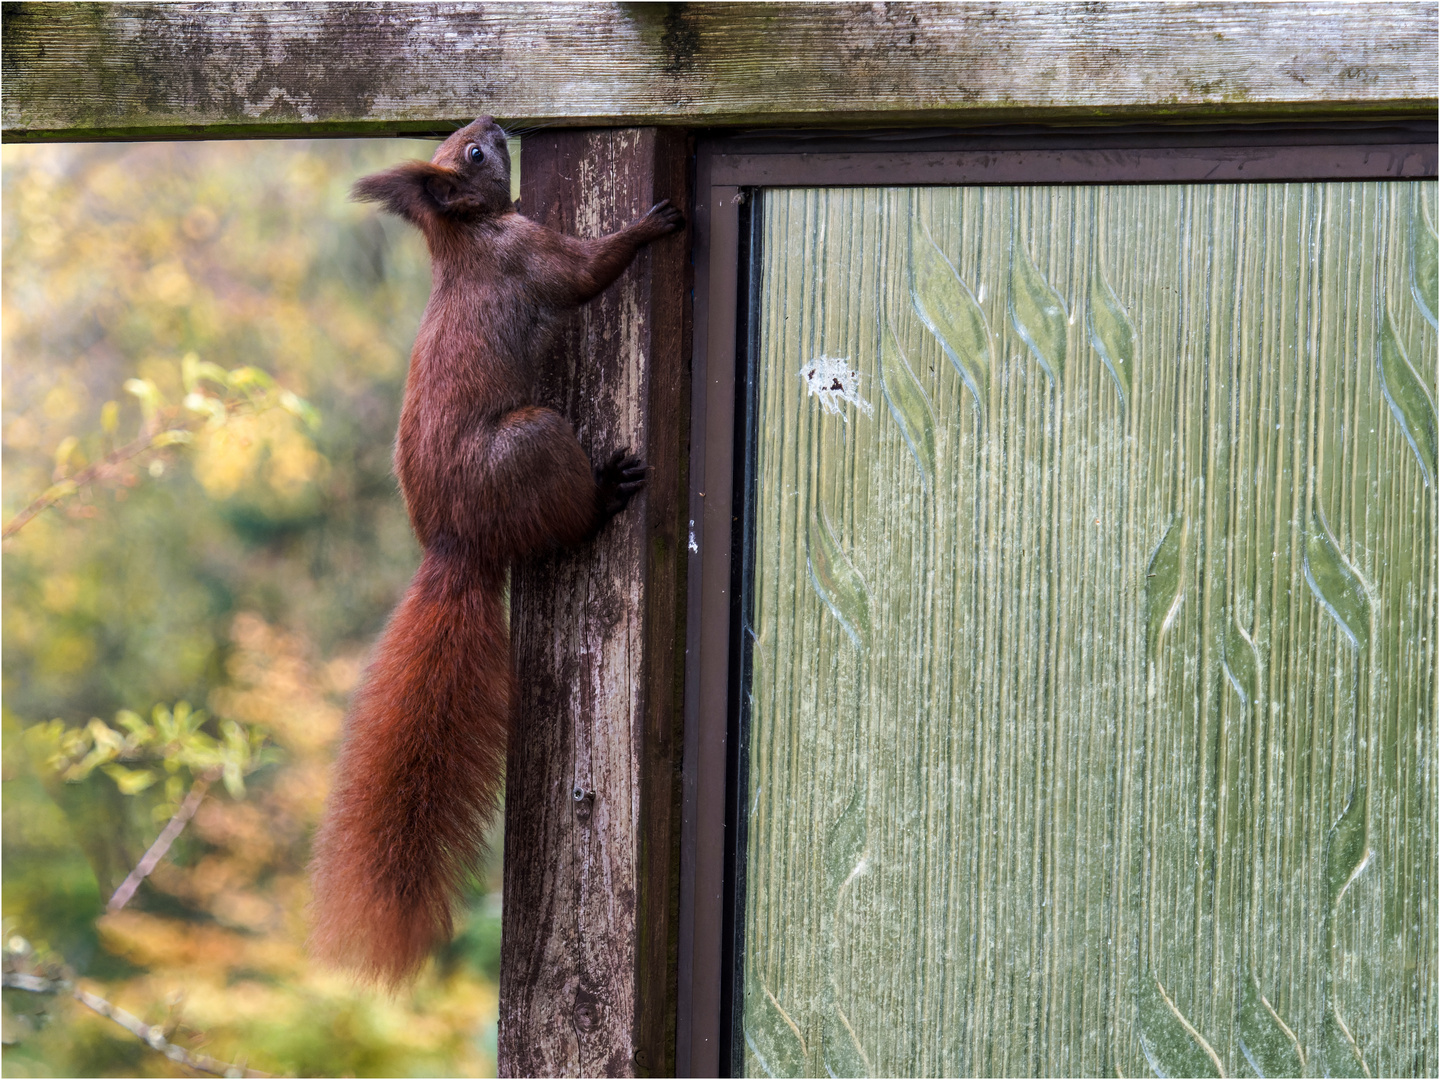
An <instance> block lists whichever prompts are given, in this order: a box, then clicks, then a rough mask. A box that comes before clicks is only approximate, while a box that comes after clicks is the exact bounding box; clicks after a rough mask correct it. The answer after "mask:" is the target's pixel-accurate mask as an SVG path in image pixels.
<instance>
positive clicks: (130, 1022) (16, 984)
mask: <svg viewBox="0 0 1440 1080" xmlns="http://www.w3.org/2000/svg"><path fill="white" fill-rule="evenodd" d="M4 985H5V986H6V987H9V988H10V989H14V990H28V991H30V992H31V993H33V994H60V993H65V992H67V991H68V992H69V994H70V996H71V997H73V998H74V999H75V1000H76V1001H78V1002H80V1004H82V1005H84V1006H85V1007H86V1008H88V1009H92V1010H93V1011H95V1012H97V1013H99V1014H100V1015H101V1016H103V1017H105V1019H107V1020H111V1021H113V1022H115V1023H117V1024H119V1025H120V1026H121V1027H122V1028H124V1029H125V1030H126V1031H128V1032H130V1034H132V1035H134V1036H136V1037H137V1038H138V1039H140V1041H141V1042H143V1043H144V1044H145V1045H146V1046H148V1047H150V1048H151V1049H152V1050H158V1051H159V1052H160V1053H162V1054H164V1055H165V1056H166V1057H167V1058H169V1059H170V1060H171V1061H173V1062H176V1063H177V1064H180V1065H184V1066H185V1067H186V1068H187V1069H194V1070H195V1071H196V1072H203V1073H209V1074H210V1075H211V1076H259V1077H268V1076H272V1075H274V1074H272V1073H265V1072H260V1071H259V1070H258V1069H250V1068H246V1067H245V1066H243V1065H232V1064H231V1063H229V1062H227V1061H221V1060H220V1059H219V1058H212V1057H210V1056H209V1055H207V1054H196V1053H192V1052H191V1051H189V1050H186V1049H185V1048H184V1047H183V1046H177V1045H176V1044H175V1043H173V1042H171V1041H170V1040H169V1039H167V1038H166V1037H165V1033H164V1031H162V1030H161V1029H160V1028H159V1027H157V1026H152V1025H150V1024H147V1023H145V1021H143V1020H141V1019H140V1018H139V1017H138V1016H135V1015H134V1014H132V1013H128V1012H126V1011H125V1010H124V1009H122V1008H120V1007H119V1006H117V1005H112V1004H111V1003H110V1002H108V1001H106V1000H105V999H104V998H102V997H101V996H100V995H99V994H92V993H90V992H89V991H88V990H82V989H80V988H79V987H78V986H71V985H70V983H68V982H66V981H65V980H63V979H46V978H42V977H41V976H39V975H21V974H18V973H13V972H8V971H7V972H6V973H5V976H4Z"/></svg>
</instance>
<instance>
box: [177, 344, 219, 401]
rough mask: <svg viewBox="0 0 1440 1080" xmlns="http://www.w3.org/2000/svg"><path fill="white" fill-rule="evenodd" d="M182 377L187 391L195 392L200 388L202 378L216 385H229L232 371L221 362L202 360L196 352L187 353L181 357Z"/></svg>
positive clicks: (189, 392)
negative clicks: (227, 369)
mask: <svg viewBox="0 0 1440 1080" xmlns="http://www.w3.org/2000/svg"><path fill="white" fill-rule="evenodd" d="M180 378H181V380H182V381H183V382H184V384H185V391H186V393H188V394H193V393H194V392H195V391H196V390H197V389H199V386H200V382H201V380H202V379H203V380H205V381H207V382H212V383H214V384H215V385H216V386H229V385H230V373H229V372H227V371H226V370H225V369H224V368H223V367H221V366H220V365H219V364H212V363H210V362H209V361H208V360H201V359H200V357H199V356H197V355H196V354H195V353H193V352H190V353H186V354H185V355H184V356H183V357H181V359H180Z"/></svg>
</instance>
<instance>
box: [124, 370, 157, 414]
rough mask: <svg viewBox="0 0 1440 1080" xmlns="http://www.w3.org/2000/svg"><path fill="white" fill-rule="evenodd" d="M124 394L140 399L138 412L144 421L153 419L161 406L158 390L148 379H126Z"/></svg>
mask: <svg viewBox="0 0 1440 1080" xmlns="http://www.w3.org/2000/svg"><path fill="white" fill-rule="evenodd" d="M125 392H126V393H127V394H133V395H134V396H135V397H137V398H139V399H140V412H141V415H143V416H144V417H145V419H146V420H150V419H151V418H152V417H154V415H155V414H156V413H157V412H159V411H160V406H161V405H162V404H163V401H162V399H161V397H160V390H159V388H158V387H156V385H155V384H154V383H153V382H151V381H150V380H149V379H126V380H125Z"/></svg>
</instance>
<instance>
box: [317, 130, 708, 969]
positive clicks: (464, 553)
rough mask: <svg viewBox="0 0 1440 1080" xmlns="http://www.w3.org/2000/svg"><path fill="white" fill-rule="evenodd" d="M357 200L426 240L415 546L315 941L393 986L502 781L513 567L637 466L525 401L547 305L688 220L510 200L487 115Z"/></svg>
mask: <svg viewBox="0 0 1440 1080" xmlns="http://www.w3.org/2000/svg"><path fill="white" fill-rule="evenodd" d="M472 147H478V148H479V149H480V152H481V154H482V160H480V161H478V162H477V161H473V160H471V158H470V151H471V148H472ZM355 196H356V198H359V199H363V200H368V201H373V202H379V203H381V204H383V205H384V207H385V208H386V209H387V210H390V211H391V212H392V213H396V214H399V215H400V216H401V217H404V218H405V219H406V220H408V221H410V222H411V223H412V224H414V225H416V226H417V227H418V228H419V229H420V231H421V232H422V233H423V234H424V235H425V240H426V242H427V243H428V245H429V248H430V258H431V264H432V274H433V285H432V291H431V294H430V302H429V304H428V305H427V306H426V308H425V316H424V319H423V320H422V322H421V324H420V333H419V336H418V338H417V340H416V342H415V348H414V351H413V352H412V353H411V356H410V374H409V378H408V380H407V382H406V386H405V404H404V407H403V409H402V410H401V414H400V432H399V436H398V438H397V440H396V447H395V470H396V473H397V474H398V475H399V478H400V488H401V491H402V492H403V494H404V496H405V505H406V508H407V509H408V511H409V514H410V522H411V525H412V526H413V527H414V529H415V534H416V536H417V537H418V538H419V540H420V543H421V544H422V546H423V547H424V549H425V556H424V559H423V561H422V562H421V564H420V569H419V571H418V572H417V573H416V575H415V579H414V581H412V582H411V584H410V588H409V591H408V592H407V593H406V595H405V598H404V599H403V600H402V601H401V602H400V605H399V607H397V608H396V610H395V614H394V615H393V616H392V618H391V620H390V624H389V626H388V627H387V628H386V630H385V633H384V636H383V637H382V638H381V640H380V644H379V645H378V646H377V648H376V652H375V657H374V659H373V661H372V662H371V665H370V668H369V670H368V671H367V672H366V676H365V681H364V685H363V686H362V688H361V690H360V691H359V693H358V694H357V695H356V698H355V701H354V703H353V705H352V707H351V711H350V716H349V718H348V720H347V721H346V730H345V740H344V744H343V746H342V747H341V750H340V758H339V761H338V762H337V764H336V768H335V778H334V786H333V788H332V790H331V793H330V798H329V800H328V802H327V804H326V815H325V821H324V823H323V824H322V825H321V827H320V831H319V833H318V835H317V836H316V839H315V856H314V860H313V862H312V865H311V875H312V881H313V885H314V899H313V902H312V911H313V915H314V927H313V931H312V933H311V947H312V949H313V950H314V951H315V952H316V953H317V954H318V955H319V956H321V957H322V958H324V959H327V960H330V961H332V962H336V963H340V964H345V965H347V966H350V967H353V968H355V969H356V970H357V971H358V972H360V973H361V974H363V975H365V976H367V977H370V978H375V979H379V980H381V981H383V982H386V983H390V984H392V985H393V984H395V983H398V982H400V981H402V980H404V979H405V978H407V977H409V976H410V975H412V974H413V973H414V972H415V970H416V968H418V967H419V965H420V964H421V963H422V962H423V961H424V959H425V957H426V955H427V954H428V953H429V951H430V949H431V948H432V947H433V946H434V945H435V944H436V943H438V942H439V941H442V940H444V939H445V938H447V937H448V936H449V935H450V932H451V912H452V909H453V907H454V904H455V901H456V898H457V896H458V893H459V890H460V886H461V883H462V881H463V880H464V876H465V874H466V872H467V870H468V869H469V868H470V867H472V866H473V865H474V863H475V861H476V858H477V856H478V855H479V853H480V847H481V837H482V835H483V830H484V826H485V823H486V822H487V820H488V819H489V818H490V816H491V815H492V814H493V813H494V810H495V806H496V802H497V799H498V797H499V790H500V782H501V775H502V770H503V766H504V761H505V740H506V735H507V731H508V727H509V719H510V701H511V699H512V696H513V695H512V689H511V682H512V676H511V671H510V643H509V639H508V636H507V631H506V626H505V617H504V613H503V610H502V601H501V590H502V588H503V585H504V580H505V573H506V570H507V569H508V568H509V566H510V564H511V562H512V561H513V560H514V559H516V558H519V557H522V556H524V555H526V554H529V553H531V552H535V551H539V550H544V549H547V548H553V547H561V546H570V545H574V544H577V543H579V542H581V541H582V540H584V539H585V538H586V537H588V536H590V535H593V534H594V533H595V531H596V530H598V529H599V528H600V526H601V525H603V524H604V523H605V521H606V520H608V519H609V518H610V517H611V516H612V515H614V514H615V513H617V512H618V511H619V510H621V509H622V508H623V507H624V506H625V504H626V502H627V501H628V500H629V498H630V496H631V495H632V494H633V493H634V492H635V491H637V490H638V489H639V488H640V486H641V484H642V483H643V478H644V471H643V468H644V467H643V466H642V465H641V463H640V462H639V461H638V460H637V459H635V458H630V457H626V456H625V454H624V452H623V451H622V452H621V453H619V454H616V455H615V456H614V457H612V458H611V459H610V460H609V461H608V462H607V463H606V464H605V465H604V466H601V467H600V468H597V469H593V470H592V468H591V465H590V461H589V458H588V457H587V456H586V454H585V451H584V450H582V449H581V447H580V444H579V443H578V442H576V440H575V435H574V433H573V432H572V431H571V428H570V425H569V424H568V423H567V422H566V421H565V419H564V417H562V416H560V415H559V414H558V413H556V412H554V411H553V410H551V409H546V408H541V407H540V406H538V405H536V404H534V402H533V401H532V392H531V385H530V384H531V372H532V371H533V369H534V367H535V365H536V364H537V363H538V362H539V360H540V359H541V357H542V356H543V355H544V353H545V351H546V349H547V348H548V347H549V344H550V341H551V338H552V335H553V331H554V328H555V327H556V325H557V323H558V320H559V319H560V318H561V317H562V316H563V315H564V314H565V313H566V312H568V311H571V310H573V309H575V308H576V307H578V306H579V305H581V304H583V303H584V302H585V301H587V300H589V299H591V298H592V297H594V296H596V295H597V294H598V293H600V292H601V291H602V290H603V289H604V288H605V287H606V286H607V285H609V284H610V283H611V282H612V281H614V280H615V279H616V278H617V277H619V276H620V273H621V271H623V270H624V269H625V267H626V266H628V265H629V263H630V261H631V260H632V259H633V258H634V257H635V253H636V251H638V250H639V248H640V247H641V246H642V245H644V244H647V243H649V242H650V241H652V240H655V239H657V238H659V237H661V236H664V235H666V234H667V233H670V232H674V231H675V230H676V229H678V228H680V227H681V218H680V215H679V213H678V212H677V211H676V210H674V209H673V208H671V207H670V206H669V204H668V203H661V204H660V205H658V206H656V207H655V208H654V209H653V210H651V211H650V213H648V214H647V215H646V216H645V217H643V218H641V219H640V220H639V221H636V222H634V223H632V224H631V225H628V226H626V227H625V228H624V229H621V230H620V231H619V232H616V233H612V234H611V235H609V236H605V237H600V238H598V239H595V240H577V239H575V238H573V237H568V236H563V235H561V234H559V233H556V232H553V231H551V230H549V229H546V228H544V227H543V226H541V225H538V224H536V223H535V222H533V221H530V220H528V219H526V218H524V217H521V216H520V215H519V214H517V213H516V212H515V209H514V207H513V205H512V204H511V203H510V163H509V156H508V154H507V152H506V147H505V136H504V132H503V131H501V130H500V128H499V126H498V125H497V124H495V122H494V121H493V120H491V119H490V118H489V117H481V118H480V119H478V120H476V121H475V122H474V123H472V124H470V125H469V126H468V127H465V128H463V129H461V130H460V131H457V132H456V133H455V134H454V135H452V136H451V137H450V138H449V139H447V140H446V141H445V143H444V144H443V145H442V146H441V147H440V149H439V150H438V151H437V152H436V154H435V157H434V158H433V159H432V160H431V161H429V162H422V161H413V162H407V163H406V164H404V165H400V166H397V167H396V168H393V169H390V170H387V171H386V172H382V173H378V174H376V175H374V176H369V177H366V178H365V179H363V180H361V181H360V182H359V183H358V184H356V185H355Z"/></svg>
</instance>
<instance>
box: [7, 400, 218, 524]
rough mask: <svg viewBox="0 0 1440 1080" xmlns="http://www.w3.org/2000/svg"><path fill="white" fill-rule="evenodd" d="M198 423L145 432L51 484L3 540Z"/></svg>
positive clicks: (14, 522) (18, 517) (158, 448)
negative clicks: (71, 474)
mask: <svg viewBox="0 0 1440 1080" xmlns="http://www.w3.org/2000/svg"><path fill="white" fill-rule="evenodd" d="M198 423H199V421H198V420H197V421H194V422H191V423H182V424H177V425H173V426H170V427H165V426H163V425H160V426H158V427H156V428H155V429H152V430H147V431H144V432H142V433H141V434H140V437H139V438H137V439H132V440H131V441H130V442H128V443H126V444H125V445H124V446H122V447H120V448H119V449H118V450H115V451H114V452H112V453H110V454H107V455H106V456H105V457H104V458H102V459H101V460H100V461H97V462H96V463H95V464H94V465H90V466H88V467H87V468H84V469H81V470H80V471H79V472H77V473H76V474H75V475H74V476H69V477H66V478H64V479H63V480H60V481H58V482H57V483H55V484H53V485H51V486H50V488H49V489H48V490H46V491H45V492H44V493H43V494H41V495H39V496H37V497H36V498H35V499H34V500H32V501H31V503H30V505H29V506H27V507H25V509H23V510H21V511H20V512H19V513H18V514H16V515H15V516H14V517H13V518H11V519H10V521H9V522H8V523H7V524H6V525H5V528H4V530H3V531H0V540H9V539H10V537H12V536H14V535H15V534H16V533H18V532H19V531H20V530H21V529H23V528H24V527H25V526H26V525H28V524H29V523H30V522H31V520H32V519H34V518H35V517H36V516H37V515H38V514H39V513H40V512H41V511H42V510H47V509H49V508H50V507H52V506H54V505H55V504H56V503H58V502H60V501H61V500H62V499H67V498H69V497H70V496H71V495H74V494H75V493H76V492H77V491H79V490H80V489H81V488H83V487H88V486H89V485H91V484H94V483H96V482H98V481H101V480H108V479H111V478H112V477H115V476H117V475H120V474H121V473H122V472H123V471H124V470H123V469H122V468H121V466H123V465H124V464H125V463H126V462H127V461H129V460H131V459H132V458H136V457H139V456H140V455H141V454H143V453H145V452H146V451H147V450H162V449H164V448H165V447H166V446H170V445H172V444H173V442H174V441H175V440H176V439H177V438H179V437H182V436H186V435H188V434H189V432H190V431H191V430H192V429H193V428H194V427H196V426H197V425H198Z"/></svg>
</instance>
